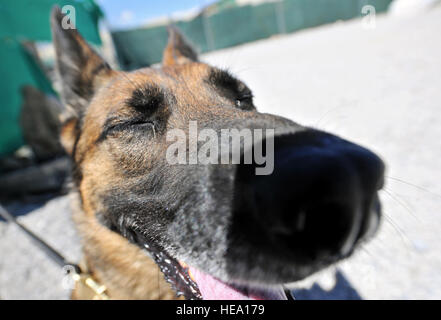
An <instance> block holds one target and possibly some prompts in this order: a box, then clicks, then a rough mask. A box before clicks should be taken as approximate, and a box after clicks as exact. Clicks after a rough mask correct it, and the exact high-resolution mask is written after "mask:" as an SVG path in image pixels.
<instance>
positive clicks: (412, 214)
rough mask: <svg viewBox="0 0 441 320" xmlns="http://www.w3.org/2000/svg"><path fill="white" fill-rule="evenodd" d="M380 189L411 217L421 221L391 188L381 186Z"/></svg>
mask: <svg viewBox="0 0 441 320" xmlns="http://www.w3.org/2000/svg"><path fill="white" fill-rule="evenodd" d="M382 191H384V193H385V194H387V195H388V196H389V197H390V198H391V199H392V200H394V201H395V202H396V203H398V204H399V205H400V206H401V207H403V208H404V209H405V210H406V211H407V212H409V213H410V215H411V216H412V217H414V218H415V219H416V220H418V221H419V222H421V221H420V219H419V218H418V217H417V216H416V215H415V214H414V212H413V211H412V209H411V208H410V207H409V206H408V205H407V204H406V203H405V202H404V201H403V200H402V199H401V197H399V196H398V195H396V194H394V193H392V191H391V190H388V189H386V188H383V189H382Z"/></svg>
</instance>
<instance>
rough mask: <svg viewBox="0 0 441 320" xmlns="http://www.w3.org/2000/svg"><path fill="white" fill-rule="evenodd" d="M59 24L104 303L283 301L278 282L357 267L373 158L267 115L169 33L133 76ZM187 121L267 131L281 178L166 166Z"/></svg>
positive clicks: (92, 255)
mask: <svg viewBox="0 0 441 320" xmlns="http://www.w3.org/2000/svg"><path fill="white" fill-rule="evenodd" d="M63 17H64V16H63V14H62V13H61V11H60V9H59V8H54V9H53V11H52V14H51V27H52V33H53V41H54V45H55V51H56V68H57V70H58V73H59V76H60V78H61V82H62V92H61V95H62V99H63V101H64V104H65V106H66V111H65V116H64V119H63V125H62V130H61V143H62V145H63V146H64V148H65V150H66V152H67V153H68V154H69V155H70V157H71V159H72V164H73V172H72V177H73V185H74V188H73V191H72V194H73V197H74V199H77V200H76V202H77V207H78V210H76V213H75V214H74V220H75V223H76V226H77V228H78V230H79V234H80V237H81V239H82V246H83V252H84V265H85V267H86V268H87V270H88V271H89V272H90V274H91V275H92V276H93V278H94V279H95V280H96V281H97V282H98V283H101V284H103V285H105V287H106V288H107V294H108V295H109V297H111V298H115V299H173V298H175V297H176V295H175V292H177V293H178V295H181V296H184V297H185V298H187V299H284V298H286V296H285V295H284V292H283V290H282V289H281V288H282V285H283V284H286V283H290V282H294V281H298V280H301V279H304V278H305V277H307V276H309V275H311V274H312V273H314V272H316V271H318V270H321V269H323V268H325V267H327V266H329V265H331V264H333V263H335V262H337V261H339V260H341V259H344V258H346V257H349V256H350V255H351V253H352V252H353V251H354V250H355V248H356V247H358V246H359V245H360V244H361V243H362V242H363V241H365V240H366V239H368V238H370V237H371V236H372V235H373V234H374V233H375V231H376V230H377V228H378V225H379V222H380V217H381V208H380V202H379V198H378V191H379V190H380V189H381V188H382V186H383V181H384V171H385V165H384V163H383V161H382V160H381V159H380V158H379V157H378V156H377V155H375V154H374V153H372V152H371V151H369V150H367V149H365V148H363V147H361V146H359V145H356V144H354V143H351V142H349V141H347V140H344V139H342V138H339V137H337V136H335V135H332V134H329V133H326V132H323V131H319V130H316V129H313V128H309V127H305V126H302V125H300V124H297V123H295V122H293V121H291V120H289V119H285V118H282V117H279V116H276V115H271V114H264V113H260V112H258V111H257V110H256V107H255V106H254V103H253V96H252V92H251V90H250V89H249V88H248V87H247V86H246V84H245V83H243V82H242V81H240V80H239V79H237V78H236V77H234V76H233V75H231V74H230V73H229V72H227V71H224V70H221V69H218V68H215V67H212V66H209V65H207V64H206V63H203V62H200V61H199V58H198V55H197V54H196V52H195V50H194V49H193V48H192V47H191V46H190V45H189V43H188V41H187V40H186V39H185V38H184V37H183V36H182V35H181V34H180V33H179V31H178V30H177V29H176V28H174V27H170V28H169V40H168V44H167V47H166V48H165V51H164V55H163V61H162V65H161V67H160V68H143V69H139V70H136V71H132V72H124V71H117V70H113V69H112V68H110V66H109V65H108V64H107V63H106V62H105V61H104V60H103V59H102V58H101V57H100V56H99V55H98V54H97V53H96V52H95V51H94V50H93V49H92V48H91V47H90V46H89V45H88V44H87V43H86V41H85V40H84V39H83V38H82V37H81V36H80V34H79V33H78V32H77V31H76V30H74V29H63V28H62V26H61V21H62V19H63ZM192 121H193V122H196V123H197V125H198V128H203V129H209V130H211V131H210V132H215V133H220V132H221V130H223V129H232V128H234V129H237V130H243V129H250V130H272V132H273V134H272V136H271V135H268V136H265V137H264V138H262V139H261V140H260V142H261V143H263V142H264V140H265V141H269V139H270V138H271V137H272V139H273V142H274V148H273V157H274V164H273V171H272V173H271V174H266V175H257V174H256V172H257V171H256V170H257V169H258V168H259V167H260V165H261V163H258V161H257V160H255V159H253V160H252V161H251V162H250V163H232V162H231V163H227V164H225V163H222V164H211V163H208V164H200V163H196V164H188V163H187V164H181V163H178V164H170V163H169V161H167V150H168V149H169V148H170V147H171V145H172V142H171V141H169V140H168V139H167V133H168V132H170V131H172V130H176V129H179V130H181V131H182V132H184V133H187V134H188V133H189V130H190V129H189V122H192ZM268 132H270V131H268ZM228 141H229V140H228ZM228 141H227V144H228V143H230V142H228ZM218 143H219V142H218V141H217V140H216V142H213V145H214V144H216V147H217V144H218ZM256 145H257V140H256V141H254V140H253V142H252V148H254V147H255V146H256ZM184 151H185V152H186V155H187V156H188V157H191V156H192V154H191V150H190V149H189V148H184ZM267 151H269V148H267ZM243 156H244V153H243V154H242V157H243ZM159 270H161V271H162V274H163V275H161V276H160V277H159V276H158V275H159V274H160V273H159ZM165 280H167V281H168V282H169V283H171V286H170V285H169V284H167V283H166V282H165ZM72 296H73V298H81V294H80V293H79V292H78V290H77V291H75V290H74V292H73V295H72Z"/></svg>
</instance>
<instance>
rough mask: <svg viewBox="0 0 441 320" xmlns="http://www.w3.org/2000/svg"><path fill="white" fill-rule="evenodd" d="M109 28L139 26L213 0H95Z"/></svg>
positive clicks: (198, 6)
mask: <svg viewBox="0 0 441 320" xmlns="http://www.w3.org/2000/svg"><path fill="white" fill-rule="evenodd" d="M96 2H97V3H98V4H99V5H100V7H101V9H102V10H103V11H104V13H105V15H106V19H107V21H108V22H109V24H110V27H111V28H115V29H122V28H130V27H135V26H139V25H142V24H145V23H147V22H148V21H151V20H152V19H155V18H159V17H165V16H169V15H171V14H173V13H175V14H176V13H182V12H186V11H188V10H194V9H195V8H201V7H204V6H205V5H207V4H210V3H213V2H215V0H162V1H161V0H154V1H153V0H96Z"/></svg>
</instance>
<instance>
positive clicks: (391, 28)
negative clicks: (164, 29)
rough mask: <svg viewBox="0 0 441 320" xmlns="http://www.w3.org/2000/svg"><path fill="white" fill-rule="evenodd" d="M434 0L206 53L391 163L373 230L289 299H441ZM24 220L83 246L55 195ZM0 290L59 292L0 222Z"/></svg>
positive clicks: (439, 60) (263, 93) (310, 121)
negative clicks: (369, 19)
mask: <svg viewBox="0 0 441 320" xmlns="http://www.w3.org/2000/svg"><path fill="white" fill-rule="evenodd" d="M440 30H441V7H440V6H438V7H437V8H435V9H433V10H432V11H430V12H425V13H424V12H423V13H419V14H418V15H416V16H408V17H406V18H395V17H394V18H389V17H379V18H378V19H377V26H376V29H373V30H368V29H364V28H363V25H362V23H361V22H360V21H358V20H355V21H350V22H346V23H338V24H334V25H330V26H324V27H321V28H317V29H311V30H306V31H302V32H299V33H296V34H291V35H286V36H279V37H275V38H272V39H268V40H264V41H259V42H255V43H251V44H247V45H244V46H240V47H236V48H231V49H227V50H222V51H218V52H214V53H211V54H208V55H205V56H204V57H203V59H204V60H205V61H208V62H210V63H213V64H215V65H217V66H221V67H227V68H229V69H230V70H231V71H232V72H233V73H235V74H237V75H238V76H239V77H240V78H242V79H243V80H245V81H246V83H247V84H248V85H249V86H250V87H251V88H252V89H253V90H254V93H255V96H256V104H257V106H258V107H259V109H260V111H263V112H271V113H275V114H280V115H283V116H285V117H288V118H291V119H293V120H295V121H297V122H299V123H302V124H305V125H311V126H315V127H318V128H321V129H325V130H328V131H331V132H333V133H337V134H339V135H341V136H343V137H345V138H347V139H350V140H352V141H356V142H358V143H360V144H362V145H365V146H367V147H369V148H371V149H372V150H374V151H376V152H377V153H378V154H380V155H381V156H382V158H383V159H384V160H385V162H386V163H387V165H388V171H387V177H388V178H387V182H386V187H385V191H384V192H382V194H381V198H382V200H383V205H384V213H385V218H384V220H383V224H382V226H381V229H380V232H379V234H378V236H377V237H376V238H375V240H373V241H372V242H370V243H369V244H367V245H366V246H365V247H364V248H363V250H360V251H359V252H358V254H356V255H355V256H354V257H352V258H351V259H349V260H347V261H345V262H343V263H341V264H340V265H338V266H337V267H336V268H332V269H330V270H327V271H326V272H323V273H322V274H319V275H318V276H315V277H313V278H312V279H309V280H307V281H304V282H303V283H301V284H298V285H297V287H298V289H297V290H296V296H297V298H321V299H329V298H331V299H332V298H336V299H340V298H342V299H359V298H363V299H435V298H436V299H441V184H440V183H439V181H440V180H441V164H440V159H441V102H440V101H441V41H440V34H439V32H440ZM20 219H21V221H22V222H23V223H25V224H27V225H28V226H29V227H31V228H32V229H33V230H35V231H36V232H38V233H39V234H41V235H42V236H44V237H45V239H47V240H48V241H49V242H50V243H52V244H53V245H54V246H55V247H56V248H58V249H59V250H61V251H62V252H64V253H65V254H66V255H68V256H69V257H71V259H78V257H79V255H80V250H79V247H78V242H77V239H76V236H75V233H74V231H73V227H72V223H71V221H70V217H69V209H68V201H67V198H66V197H60V198H57V199H54V200H52V201H50V202H49V203H47V204H46V205H45V206H44V207H42V208H40V209H37V210H34V211H31V212H30V213H28V214H26V215H23V216H21V218H20ZM0 239H1V241H0V298H2V299H8V298H32V299H36V298H42V299H45V298H56V299H59V298H67V297H68V292H67V291H66V290H65V289H63V288H62V286H61V279H62V273H61V271H60V270H59V268H58V267H57V266H56V265H54V264H53V263H52V262H51V261H50V260H48V259H47V258H46V257H45V256H44V254H42V253H41V252H40V251H39V249H37V248H36V247H35V246H34V245H33V244H32V243H31V242H30V241H28V240H27V238H26V237H24V236H22V234H21V233H19V232H18V230H17V229H16V228H15V227H14V226H7V225H5V224H4V223H3V222H0Z"/></svg>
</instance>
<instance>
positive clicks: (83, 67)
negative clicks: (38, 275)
mask: <svg viewBox="0 0 441 320" xmlns="http://www.w3.org/2000/svg"><path fill="white" fill-rule="evenodd" d="M66 19H69V18H68V17H67V16H65V15H64V14H63V13H62V12H61V10H60V8H59V7H58V6H55V7H54V8H53V9H52V13H51V29H52V39H53V43H54V47H55V54H56V60H55V62H56V63H55V65H56V69H57V72H58V74H59V77H60V80H61V98H62V101H63V104H64V106H65V110H64V112H63V114H62V116H61V119H60V120H61V121H62V122H63V125H62V128H61V137H60V138H61V144H62V145H63V147H64V149H65V150H66V152H67V153H68V154H72V153H73V150H74V146H75V143H76V140H77V137H78V136H79V133H80V125H79V124H80V123H81V121H80V119H81V118H82V117H83V116H84V114H85V112H86V110H87V108H88V106H89V103H90V100H91V99H92V97H93V95H94V94H95V93H96V91H97V90H98V89H99V88H100V87H102V86H103V85H104V84H106V83H107V82H108V81H109V80H110V79H111V78H112V77H113V76H114V75H115V74H117V72H116V71H113V70H112V69H111V68H110V67H109V65H108V64H107V63H106V62H105V61H104V60H103V59H102V58H101V57H100V56H99V55H98V54H97V53H96V52H95V51H94V50H93V49H92V48H91V47H90V46H89V45H88V44H87V42H86V41H85V40H84V39H83V38H82V37H81V35H80V34H79V33H78V31H77V30H76V29H70V28H68V27H69V26H65V27H64V24H66V23H64V22H63V21H65V20H66Z"/></svg>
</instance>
